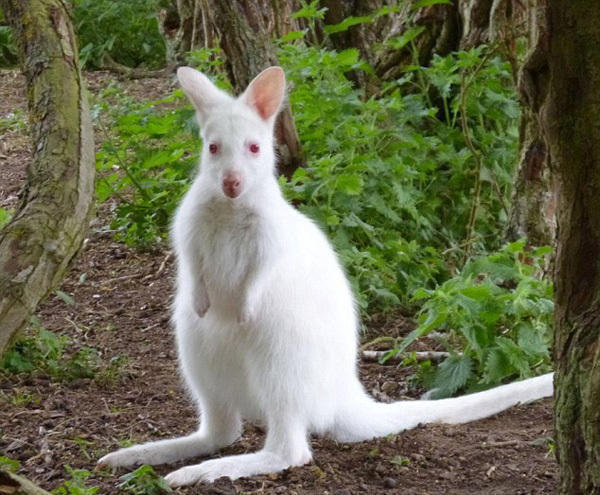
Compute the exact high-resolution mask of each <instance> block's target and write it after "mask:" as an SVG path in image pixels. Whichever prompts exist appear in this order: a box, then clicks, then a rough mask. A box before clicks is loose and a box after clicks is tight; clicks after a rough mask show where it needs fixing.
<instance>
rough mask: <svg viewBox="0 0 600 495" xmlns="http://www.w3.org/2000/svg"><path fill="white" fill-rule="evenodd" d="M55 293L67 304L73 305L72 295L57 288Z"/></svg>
mask: <svg viewBox="0 0 600 495" xmlns="http://www.w3.org/2000/svg"><path fill="white" fill-rule="evenodd" d="M55 294H56V295H57V296H58V297H59V298H60V299H62V300H63V301H64V302H65V303H67V304H68V305H69V306H73V305H74V304H75V299H73V297H72V296H70V295H69V294H67V293H66V292H63V291H62V290H57V291H56V292H55Z"/></svg>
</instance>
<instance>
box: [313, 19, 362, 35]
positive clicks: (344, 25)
mask: <svg viewBox="0 0 600 495" xmlns="http://www.w3.org/2000/svg"><path fill="white" fill-rule="evenodd" d="M371 20H372V17H371V16H362V17H352V16H351V17H346V19H344V20H343V21H342V22H340V23H338V24H329V25H326V26H324V28H323V30H324V31H325V32H326V33H327V34H333V33H340V32H342V31H346V30H348V28H350V27H352V26H356V25H357V24H365V23H367V22H371Z"/></svg>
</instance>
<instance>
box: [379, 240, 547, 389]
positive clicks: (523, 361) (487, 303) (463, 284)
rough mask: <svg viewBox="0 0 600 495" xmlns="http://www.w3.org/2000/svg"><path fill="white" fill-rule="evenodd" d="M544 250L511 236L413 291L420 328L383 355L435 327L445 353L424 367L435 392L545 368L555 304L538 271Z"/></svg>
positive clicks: (484, 385) (488, 383)
mask: <svg viewBox="0 0 600 495" xmlns="http://www.w3.org/2000/svg"><path fill="white" fill-rule="evenodd" d="M550 251H551V250H550V248H548V247H542V248H537V249H533V248H531V249H526V248H525V242H524V241H523V240H521V241H518V242H514V243H511V244H508V245H507V246H505V247H504V248H502V249H501V250H500V251H498V252H496V253H493V254H489V255H485V256H481V257H477V258H474V259H473V260H471V261H469V262H468V263H467V264H466V265H465V267H464V269H463V270H462V271H461V272H460V274H458V275H457V276H455V277H453V278H451V279H449V280H447V281H446V282H444V283H443V284H441V285H440V286H439V287H437V288H435V289H433V290H427V289H420V290H418V291H417V292H416V293H415V295H414V299H417V300H419V301H420V302H421V303H422V304H423V306H422V309H421V311H420V313H419V317H418V327H417V328H416V329H415V330H414V331H413V332H412V333H410V334H409V335H408V336H407V337H406V338H405V339H404V340H403V341H402V342H401V344H400V345H399V346H398V347H397V348H396V349H395V350H394V351H392V352H391V353H389V355H392V354H398V353H401V352H404V351H405V349H406V348H407V347H408V346H409V345H410V344H411V343H412V342H414V341H415V340H416V339H417V338H419V337H424V336H427V335H430V334H431V333H432V332H434V331H435V332H436V333H437V334H438V335H437V339H438V340H439V342H440V344H441V345H442V346H443V347H445V349H446V350H447V351H449V352H450V356H449V357H448V358H447V359H446V360H445V361H444V362H443V363H441V364H440V366H439V367H437V369H435V370H434V369H433V368H431V369H429V365H426V369H425V370H424V371H429V372H425V373H422V378H423V380H424V382H425V385H426V386H428V387H429V388H433V392H434V396H435V397H447V396H451V395H453V394H455V393H456V392H458V391H465V390H468V391H475V390H480V389H482V388H487V387H489V386H492V385H497V384H500V383H502V382H503V381H504V380H506V379H514V378H528V377H531V376H533V375H537V374H541V373H546V372H548V371H549V370H550V369H551V359H550V345H551V342H552V318H553V310H554V304H553V294H552V284H551V283H550V282H549V281H548V280H546V279H544V278H543V277H542V274H543V271H544V270H543V269H544V265H545V263H546V261H547V256H548V254H549V253H550ZM386 357H389V356H386Z"/></svg>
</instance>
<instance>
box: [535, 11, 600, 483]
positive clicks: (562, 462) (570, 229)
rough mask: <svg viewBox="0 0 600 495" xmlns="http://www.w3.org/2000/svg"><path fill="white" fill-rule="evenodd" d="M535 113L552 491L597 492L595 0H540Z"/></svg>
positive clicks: (598, 40) (599, 225)
mask: <svg viewBox="0 0 600 495" xmlns="http://www.w3.org/2000/svg"><path fill="white" fill-rule="evenodd" d="M547 9H548V21H549V22H548V26H549V29H548V36H549V37H548V46H549V50H548V53H549V55H548V69H549V82H548V93H547V96H546V98H545V100H544V104H543V105H542V107H541V109H540V112H539V114H540V120H541V121H542V123H543V130H544V133H545V136H546V141H547V145H548V149H549V155H550V163H551V165H552V171H553V173H554V174H555V176H556V184H557V190H558V216H557V218H558V249H557V255H556V270H555V285H556V295H555V302H556V316H555V344H554V358H555V363H556V376H555V390H556V394H555V406H554V413H555V419H554V428H555V441H556V451H557V457H558V462H559V466H560V474H561V477H560V488H559V491H560V493H562V494H565V495H578V494H598V493H600V126H599V125H598V115H600V50H598V46H600V23H598V19H600V2H589V1H588V0H569V1H568V2H565V1H563V0H547Z"/></svg>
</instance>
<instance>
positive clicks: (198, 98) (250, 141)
mask: <svg viewBox="0 0 600 495" xmlns="http://www.w3.org/2000/svg"><path fill="white" fill-rule="evenodd" d="M177 77H178V79H179V82H180V83H181V86H182V88H183V90H184V91H185V93H186V94H187V96H188V97H189V99H190V100H191V102H192V103H193V104H194V107H195V108H196V113H197V116H198V122H199V123H200V133H201V135H202V141H203V146H202V162H201V163H202V173H203V174H206V175H207V176H208V177H209V180H210V183H211V184H212V185H213V186H214V188H215V193H218V194H223V195H224V196H225V197H227V198H231V199H236V198H239V197H241V196H243V195H244V194H245V193H246V192H247V191H250V190H252V189H253V188H254V187H256V186H257V185H260V184H261V183H264V181H265V180H269V176H270V177H271V178H272V177H273V173H274V166H275V152H274V146H273V126H274V124H275V119H276V117H277V113H278V112H279V109H280V108H281V104H282V102H283V97H284V93H285V75H284V73H283V70H282V69H281V68H280V67H270V68H268V69H265V70H264V71H263V72H261V73H260V74H259V75H258V76H256V77H255V78H254V80H253V81H252V82H251V83H250V84H249V85H248V88H247V89H246V91H244V92H243V93H242V94H241V95H240V96H239V97H237V98H233V97H231V96H230V95H228V94H227V93H225V92H223V91H222V90H220V89H219V88H217V87H216V86H215V85H214V84H213V83H212V82H211V81H210V80H209V79H208V78H207V77H206V76H205V75H204V74H202V73H201V72H198V71H197V70H194V69H191V68H190V67H181V68H180V69H179V70H178V71H177ZM271 180H272V179H271Z"/></svg>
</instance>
